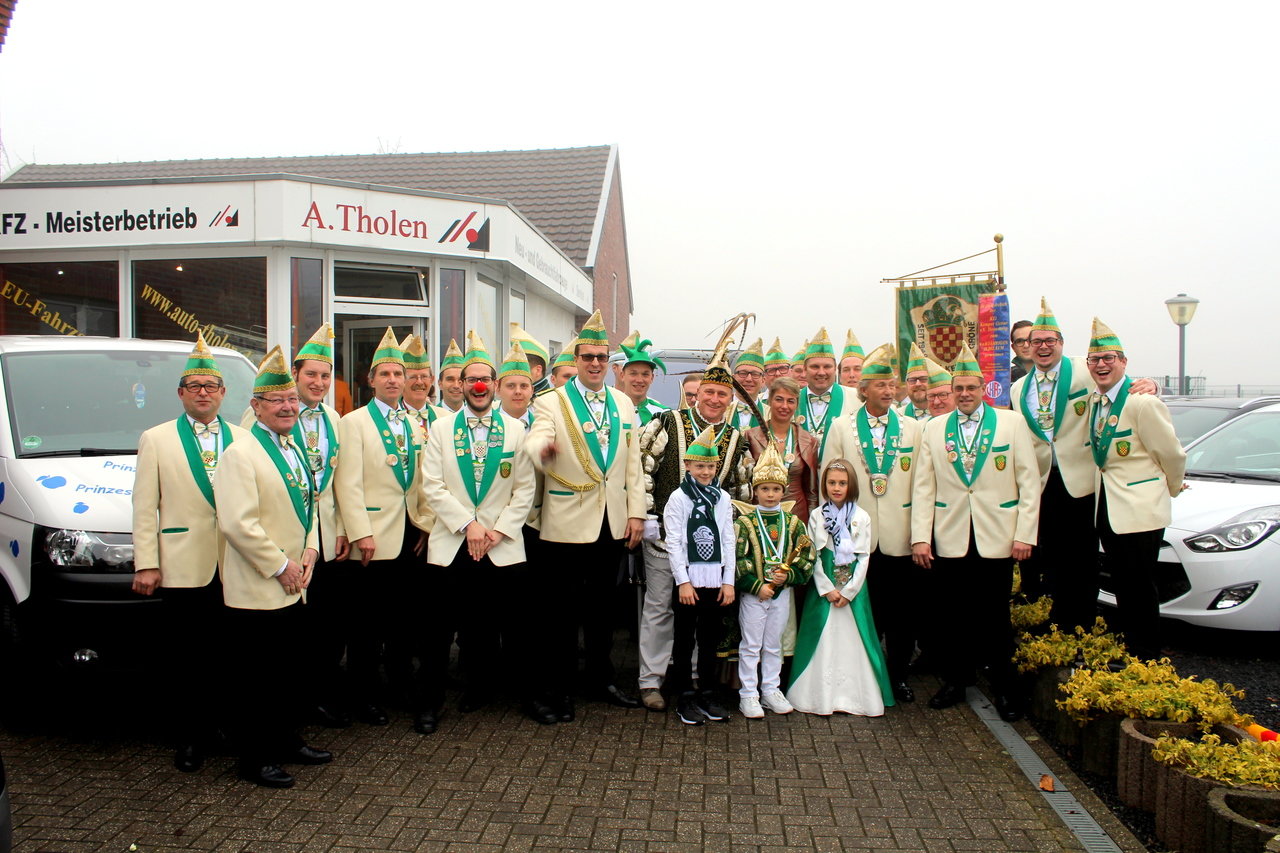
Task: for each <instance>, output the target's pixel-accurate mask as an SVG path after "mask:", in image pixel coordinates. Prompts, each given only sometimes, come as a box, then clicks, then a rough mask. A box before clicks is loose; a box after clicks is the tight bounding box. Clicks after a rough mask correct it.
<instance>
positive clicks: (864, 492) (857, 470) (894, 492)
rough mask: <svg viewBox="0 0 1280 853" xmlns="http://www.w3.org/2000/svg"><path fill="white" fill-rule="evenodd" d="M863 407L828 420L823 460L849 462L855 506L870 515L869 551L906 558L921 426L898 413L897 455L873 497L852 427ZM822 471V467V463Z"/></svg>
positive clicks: (860, 450)
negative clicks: (880, 491) (855, 489)
mask: <svg viewBox="0 0 1280 853" xmlns="http://www.w3.org/2000/svg"><path fill="white" fill-rule="evenodd" d="M865 408H866V405H865V404H864V405H861V406H859V407H858V408H857V410H856V411H855V412H854V414H853V415H852V416H850V417H847V418H840V419H839V420H838V421H833V422H832V423H831V429H832V431H833V432H832V434H831V435H830V436H828V437H827V460H826V461H827V462H830V461H831V460H833V459H841V458H843V459H847V460H849V462H851V463H853V470H854V476H856V477H857V480H858V506H859V507H861V508H862V509H865V510H866V511H867V514H868V515H869V516H871V550H872V551H874V550H875V549H876V548H879V549H880V551H881V553H883V554H887V555H889V556H890V557H906V556H909V555H910V554H911V507H912V486H913V485H914V482H915V477H916V467H917V465H916V460H917V459H918V458H919V455H920V436H921V433H922V432H923V430H924V427H923V425H922V424H921V423H920V422H919V421H917V420H915V419H914V418H908V417H904V416H902V415H901V414H899V416H898V425H899V433H898V458H897V459H895V460H894V463H893V471H892V473H890V474H889V489H888V491H886V492H885V493H884V494H883V495H881V496H880V497H876V496H875V495H874V494H872V492H871V476H870V475H869V474H868V473H867V467H866V465H865V464H863V461H862V447H861V446H860V443H859V441H858V433H857V430H856V427H855V426H854V424H855V423H856V421H855V420H854V419H855V418H861V417H862V411H863V409H865ZM904 463H905V466H906V467H905V468H904V467H903V465H904ZM822 470H823V471H825V470H826V463H825V462H824V463H823V468H822Z"/></svg>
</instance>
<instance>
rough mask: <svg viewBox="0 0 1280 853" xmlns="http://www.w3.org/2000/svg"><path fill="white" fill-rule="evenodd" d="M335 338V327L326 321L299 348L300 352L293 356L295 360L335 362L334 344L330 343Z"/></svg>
mask: <svg viewBox="0 0 1280 853" xmlns="http://www.w3.org/2000/svg"><path fill="white" fill-rule="evenodd" d="M332 340H333V328H332V327H331V326H330V325H329V324H328V323H325V324H324V325H323V326H321V327H320V328H318V329H316V333H315V334H314V335H312V336H311V339H310V340H308V341H307V342H306V343H305V344H303V345H302V346H301V347H299V349H298V354H297V355H295V356H294V357H293V360H294V361H304V360H310V361H323V362H324V363H325V364H333V344H331V343H329V342H330V341H332Z"/></svg>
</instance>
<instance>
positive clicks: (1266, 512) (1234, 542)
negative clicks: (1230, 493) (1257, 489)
mask: <svg viewBox="0 0 1280 853" xmlns="http://www.w3.org/2000/svg"><path fill="white" fill-rule="evenodd" d="M1277 527H1280V506H1260V507H1257V508H1255V509H1251V510H1249V511H1248V512H1242V513H1240V514H1239V515H1237V516H1236V517H1235V518H1229V519H1227V520H1226V521H1224V522H1223V523H1222V524H1219V525H1218V526H1217V527H1211V528H1210V529H1208V530H1206V531H1204V532H1203V533H1197V534H1196V535H1195V536H1188V537H1187V538H1186V539H1183V540H1182V542H1183V544H1185V545H1186V546H1187V547H1188V548H1190V549H1191V550H1192V551H1200V552H1212V551H1242V550H1244V549H1245V548H1252V547H1253V546H1254V545H1257V544H1258V543H1259V542H1261V541H1262V540H1263V539H1266V538H1267V537H1268V536H1270V535H1271V534H1272V532H1274V531H1275V529H1276V528H1277Z"/></svg>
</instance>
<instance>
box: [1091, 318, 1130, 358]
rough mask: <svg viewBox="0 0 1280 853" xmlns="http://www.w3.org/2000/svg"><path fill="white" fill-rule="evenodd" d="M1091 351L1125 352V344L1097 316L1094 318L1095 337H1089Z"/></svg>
mask: <svg viewBox="0 0 1280 853" xmlns="http://www.w3.org/2000/svg"><path fill="white" fill-rule="evenodd" d="M1089 352H1090V353H1095V352H1120V353H1122V352H1124V346H1122V345H1121V343H1120V339H1119V338H1118V337H1116V333H1115V332H1113V331H1111V329H1110V328H1109V327H1108V326H1107V324H1106V323H1104V322H1102V321H1101V320H1099V319H1098V318H1097V317H1094V318H1093V337H1091V338H1089Z"/></svg>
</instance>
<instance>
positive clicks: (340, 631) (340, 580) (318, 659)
mask: <svg viewBox="0 0 1280 853" xmlns="http://www.w3.org/2000/svg"><path fill="white" fill-rule="evenodd" d="M362 568H363V567H362V566H361V565H360V563H359V562H349V561H347V560H342V561H337V560H323V561H321V562H319V563H317V564H316V568H315V572H314V573H313V574H312V575H311V584H310V585H309V586H308V587H307V615H308V617H309V619H308V620H307V621H308V622H309V623H310V628H311V631H312V633H311V636H312V637H314V642H315V671H316V681H315V684H314V687H313V689H312V690H311V693H312V694H313V696H314V699H315V703H316V704H318V705H325V706H328V707H331V708H337V709H344V708H349V707H350V706H351V705H352V704H354V703H355V701H356V699H357V698H358V697H359V696H360V693H361V691H358V690H357V689H356V687H355V684H354V683H353V681H352V679H351V678H350V677H349V676H348V673H347V672H346V671H344V670H343V668H342V659H343V657H344V656H345V655H346V654H347V645H348V643H349V642H350V641H351V638H352V636H353V635H354V634H355V633H356V632H355V631H354V630H353V628H354V624H355V617H356V608H355V607H354V606H353V604H352V601H353V597H354V596H355V595H358V591H357V584H358V582H359V576H358V573H357V571H356V570H357V569H362ZM357 657H358V655H357ZM375 673H376V664H375Z"/></svg>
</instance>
